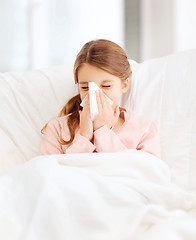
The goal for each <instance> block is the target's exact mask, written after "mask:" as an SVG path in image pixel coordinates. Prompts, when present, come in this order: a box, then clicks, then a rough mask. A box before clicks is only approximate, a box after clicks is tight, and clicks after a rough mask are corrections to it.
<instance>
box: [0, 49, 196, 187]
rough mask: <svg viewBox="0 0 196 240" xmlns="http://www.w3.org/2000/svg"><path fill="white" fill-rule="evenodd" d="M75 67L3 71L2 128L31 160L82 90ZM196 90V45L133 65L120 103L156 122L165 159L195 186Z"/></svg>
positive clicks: (183, 181)
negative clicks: (50, 125) (45, 131)
mask: <svg viewBox="0 0 196 240" xmlns="http://www.w3.org/2000/svg"><path fill="white" fill-rule="evenodd" d="M72 68H73V66H71V65H60V66H53V67H49V68H46V69H40V70H32V71H27V72H18V73H16V72H10V73H1V74H0V128H1V130H2V131H3V132H4V133H5V134H6V135H7V136H8V137H9V138H10V140H11V141H12V144H13V145H14V146H15V147H16V148H17V149H18V151H20V154H21V155H23V157H24V158H25V159H26V160H28V159H30V158H32V157H34V156H37V155H40V154H41V152H40V141H41V133H40V130H41V128H42V127H43V126H44V125H45V124H46V123H47V122H48V121H49V120H50V119H52V118H54V117H56V116H57V115H58V113H59V111H60V110H61V108H62V107H63V106H64V104H65V103H66V101H67V100H68V99H69V98H70V97H72V96H73V95H74V94H76V93H77V86H76V85H75V84H74V79H73V70H72ZM195 93H196V49H195V50H189V51H185V52H181V53H177V54H173V55H169V56H165V57H162V58H157V59H152V60H148V61H145V62H143V63H141V64H134V71H133V76H132V78H131V84H130V89H129V91H128V92H127V93H126V95H124V96H123V98H122V102H121V103H122V105H123V106H125V107H127V108H129V109H131V110H133V111H135V112H137V113H138V114H141V115H143V116H145V117H146V118H148V119H152V120H154V121H155V122H156V123H157V126H158V128H159V131H160V137H161V149H162V159H163V161H165V162H166V163H167V164H168V165H169V167H170V169H171V171H172V180H173V181H174V182H176V183H177V184H179V185H180V186H182V187H184V188H186V189H194V188H195V189H196V176H195V172H196V147H195V145H196V94H195ZM1 141H2V140H1ZM1 155H2V154H1V153H0V156H1ZM4 156H5V154H4Z"/></svg>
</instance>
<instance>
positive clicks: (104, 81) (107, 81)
mask: <svg viewBox="0 0 196 240" xmlns="http://www.w3.org/2000/svg"><path fill="white" fill-rule="evenodd" d="M109 82H113V81H112V80H103V81H102V82H101V83H109ZM87 83H89V82H85V81H83V82H79V84H87Z"/></svg>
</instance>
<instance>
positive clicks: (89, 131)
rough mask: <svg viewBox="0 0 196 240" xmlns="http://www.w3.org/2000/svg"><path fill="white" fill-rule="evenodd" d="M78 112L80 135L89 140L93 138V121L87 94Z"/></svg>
mask: <svg viewBox="0 0 196 240" xmlns="http://www.w3.org/2000/svg"><path fill="white" fill-rule="evenodd" d="M79 114H80V135H82V136H84V137H86V138H87V139H88V140H89V141H90V140H91V139H92V138H93V123H92V120H91V116H90V104H89V96H88V97H87V99H86V101H85V103H84V107H83V110H82V111H79Z"/></svg>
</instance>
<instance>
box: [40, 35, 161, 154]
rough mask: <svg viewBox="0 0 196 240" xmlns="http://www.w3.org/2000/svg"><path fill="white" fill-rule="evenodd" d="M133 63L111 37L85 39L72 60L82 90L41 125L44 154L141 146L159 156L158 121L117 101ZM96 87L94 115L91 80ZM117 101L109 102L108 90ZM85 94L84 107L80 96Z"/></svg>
mask: <svg viewBox="0 0 196 240" xmlns="http://www.w3.org/2000/svg"><path fill="white" fill-rule="evenodd" d="M130 76H131V68H130V64H129V61H128V57H127V55H126V53H125V51H124V50H123V49H122V48H121V47H120V46H118V45H117V44H115V43H114V42H111V41H109V40H104V39H99V40H95V41H90V42H88V43H86V44H85V45H84V46H83V47H82V49H81V50H80V52H79V53H78V55H77V57H76V60H75V63H74V78H75V83H76V84H78V91H79V94H78V95H76V96H74V97H73V98H71V99H70V100H69V101H68V102H67V104H66V105H65V106H64V107H63V109H62V110H61V112H60V113H59V115H58V117H57V118H55V119H53V120H51V121H49V123H48V124H46V125H45V126H44V128H43V129H42V133H43V134H44V135H43V138H42V142H41V151H42V153H43V154H63V153H87V152H89V153H92V152H114V151H123V150H126V149H137V150H142V151H145V152H148V153H151V154H153V155H155V156H156V157H159V158H160V139H159V134H158V130H157V127H156V124H155V123H154V122H152V121H149V120H147V119H145V118H143V117H142V116H140V115H137V114H136V113H135V112H133V111H128V110H126V109H123V108H121V107H119V106H118V103H119V100H120V97H121V94H123V93H125V92H126V91H127V89H128V87H129V77H130ZM89 82H94V83H96V84H97V85H98V87H99V88H100V90H99V91H97V92H96V98H97V104H98V110H99V112H98V114H97V115H96V116H95V118H94V120H93V121H92V120H91V117H90V106H89V97H88V83H89ZM104 94H105V95H106V96H107V97H109V98H110V99H111V100H112V101H113V105H112V106H111V105H110V104H109V102H108V100H107V99H106V97H105V95H104ZM86 95H87V100H86V101H85V103H84V106H83V108H82V107H81V106H80V103H81V101H82V100H83V99H84V98H85V96H86Z"/></svg>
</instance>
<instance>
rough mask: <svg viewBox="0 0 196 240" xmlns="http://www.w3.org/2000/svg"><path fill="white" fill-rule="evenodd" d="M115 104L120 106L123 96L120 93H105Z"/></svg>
mask: <svg viewBox="0 0 196 240" xmlns="http://www.w3.org/2000/svg"><path fill="white" fill-rule="evenodd" d="M103 92H104V93H105V95H107V97H109V98H110V99H111V100H112V101H113V102H114V103H115V104H118V102H119V100H120V96H121V92H119V91H103Z"/></svg>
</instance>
